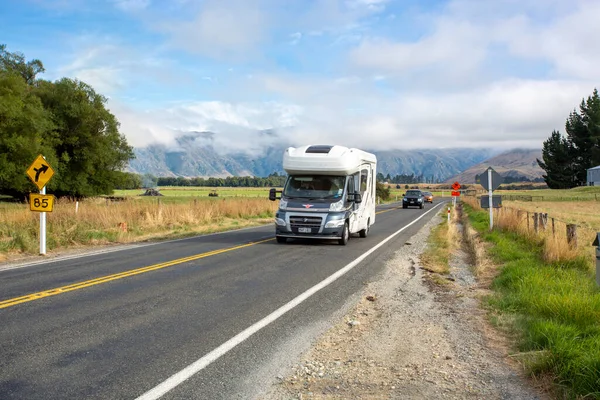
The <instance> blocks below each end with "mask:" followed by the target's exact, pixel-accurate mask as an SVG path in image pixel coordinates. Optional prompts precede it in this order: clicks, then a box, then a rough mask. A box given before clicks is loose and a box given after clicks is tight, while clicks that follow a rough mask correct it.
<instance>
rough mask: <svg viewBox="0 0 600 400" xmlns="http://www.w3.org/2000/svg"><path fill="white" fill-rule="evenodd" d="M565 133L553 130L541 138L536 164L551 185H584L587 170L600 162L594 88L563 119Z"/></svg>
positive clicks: (599, 105) (599, 111)
mask: <svg viewBox="0 0 600 400" xmlns="http://www.w3.org/2000/svg"><path fill="white" fill-rule="evenodd" d="M565 132H566V136H563V135H562V134H561V133H560V132H559V131H557V130H554V131H552V133H551V134H550V137H549V138H548V139H547V140H546V141H544V144H543V148H542V159H543V161H542V160H539V159H538V160H537V163H538V165H539V166H540V167H541V168H542V169H543V170H544V171H545V172H546V174H545V175H543V177H544V180H545V181H546V184H547V185H548V187H550V188H551V189H569V188H573V187H577V186H585V185H586V180H587V170H588V169H589V168H592V167H596V166H598V165H600V97H599V96H598V90H597V89H594V91H593V93H592V95H591V96H588V98H587V99H582V100H581V104H580V105H579V112H578V111H577V110H573V111H572V112H571V113H570V114H569V117H568V118H567V120H566V123H565Z"/></svg>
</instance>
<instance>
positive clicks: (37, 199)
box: [29, 193, 54, 212]
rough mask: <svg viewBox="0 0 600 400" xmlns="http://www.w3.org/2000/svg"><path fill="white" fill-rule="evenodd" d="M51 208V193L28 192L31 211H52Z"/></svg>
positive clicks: (52, 196)
mask: <svg viewBox="0 0 600 400" xmlns="http://www.w3.org/2000/svg"><path fill="white" fill-rule="evenodd" d="M53 208H54V195H53V194H37V193H29V209H30V210H31V211H39V212H52V209H53Z"/></svg>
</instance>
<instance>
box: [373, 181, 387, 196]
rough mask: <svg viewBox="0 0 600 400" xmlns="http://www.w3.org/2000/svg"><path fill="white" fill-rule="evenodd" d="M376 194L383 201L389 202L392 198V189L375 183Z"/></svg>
mask: <svg viewBox="0 0 600 400" xmlns="http://www.w3.org/2000/svg"><path fill="white" fill-rule="evenodd" d="M375 193H376V194H377V197H379V198H380V199H381V200H387V199H389V198H390V188H389V186H387V185H384V184H383V183H381V182H375Z"/></svg>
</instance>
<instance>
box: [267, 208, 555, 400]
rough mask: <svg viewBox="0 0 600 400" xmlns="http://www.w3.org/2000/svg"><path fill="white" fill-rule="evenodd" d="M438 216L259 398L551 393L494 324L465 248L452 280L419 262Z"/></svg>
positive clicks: (457, 257)
mask: <svg viewBox="0 0 600 400" xmlns="http://www.w3.org/2000/svg"><path fill="white" fill-rule="evenodd" d="M441 220H442V219H441V217H439V216H435V217H434V218H432V220H431V221H430V222H428V223H427V224H426V225H425V226H424V227H423V228H422V229H421V230H420V231H419V232H418V233H417V234H416V235H414V236H413V237H412V238H411V239H410V240H409V241H408V242H407V243H406V244H405V245H404V246H402V247H401V248H400V249H399V250H398V251H397V252H396V253H395V254H394V257H393V259H391V260H390V261H388V262H387V264H386V268H385V269H384V271H383V272H382V273H381V274H380V276H378V277H377V280H376V281H374V282H371V283H370V284H368V285H367V286H366V288H365V289H364V292H363V293H362V296H361V300H360V301H359V302H358V304H356V305H355V306H354V307H351V309H350V311H349V312H348V313H347V314H346V315H345V316H344V317H343V318H342V320H340V321H337V322H336V323H335V324H334V325H333V326H332V327H331V328H330V329H329V330H328V331H327V332H326V333H325V334H323V335H322V336H321V337H320V338H319V339H318V340H317V341H316V343H314V345H313V346H312V347H311V348H310V350H309V351H308V352H306V353H305V354H304V355H303V356H302V357H301V359H300V360H293V361H291V362H293V365H291V366H290V368H289V370H288V371H286V373H285V376H279V377H277V383H276V384H274V385H273V387H271V388H270V389H269V390H268V392H267V394H266V395H264V396H262V397H261V398H262V399H264V400H273V399H309V398H310V399H413V398H415V399H416V398H418V399H421V398H447V399H545V398H546V397H545V395H543V394H542V393H541V392H538V391H537V390H535V389H534V388H533V387H532V385H531V382H530V381H528V380H527V379H525V378H524V377H523V374H522V373H521V372H520V369H519V366H518V365H516V364H515V363H512V362H511V361H510V360H509V358H508V357H507V350H506V346H505V345H504V342H503V340H502V338H501V337H500V336H498V335H496V334H495V333H494V331H493V330H492V329H490V328H489V326H488V324H487V322H486V319H485V312H484V311H482V309H481V307H480V301H479V296H480V293H481V291H480V288H479V287H478V286H477V285H478V284H477V281H476V280H475V278H474V277H473V274H472V273H471V271H470V268H469V266H468V264H467V262H466V260H467V255H466V254H465V253H464V252H462V251H458V252H457V253H456V254H455V256H454V257H453V259H452V261H451V265H450V267H451V272H450V276H449V278H450V279H449V281H448V282H449V285H443V286H439V285H435V284H433V283H431V280H429V279H428V278H427V274H428V273H427V272H426V271H424V270H423V269H422V268H421V266H420V264H419V255H420V254H421V253H422V252H423V250H424V249H425V247H426V241H427V237H428V236H429V232H430V230H431V228H432V227H434V226H435V225H437V224H438V223H440V222H441Z"/></svg>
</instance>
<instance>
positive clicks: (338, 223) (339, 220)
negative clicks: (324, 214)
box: [325, 215, 346, 228]
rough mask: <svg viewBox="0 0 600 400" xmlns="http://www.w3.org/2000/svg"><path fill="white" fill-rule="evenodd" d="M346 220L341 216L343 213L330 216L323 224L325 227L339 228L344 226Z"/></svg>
mask: <svg viewBox="0 0 600 400" xmlns="http://www.w3.org/2000/svg"><path fill="white" fill-rule="evenodd" d="M345 223H346V221H345V220H344V218H343V215H339V216H332V217H330V220H329V221H327V223H326V224H325V228H339V227H342V226H344V224H345Z"/></svg>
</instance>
